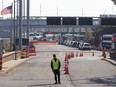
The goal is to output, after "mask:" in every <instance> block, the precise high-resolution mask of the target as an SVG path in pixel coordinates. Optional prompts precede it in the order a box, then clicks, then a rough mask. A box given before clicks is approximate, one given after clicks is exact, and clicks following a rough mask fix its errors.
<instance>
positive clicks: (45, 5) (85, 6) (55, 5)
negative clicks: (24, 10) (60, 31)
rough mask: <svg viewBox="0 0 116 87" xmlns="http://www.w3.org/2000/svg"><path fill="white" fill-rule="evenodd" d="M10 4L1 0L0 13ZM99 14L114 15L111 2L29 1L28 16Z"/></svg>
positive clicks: (74, 0)
mask: <svg viewBox="0 0 116 87" xmlns="http://www.w3.org/2000/svg"><path fill="white" fill-rule="evenodd" d="M12 2H13V0H3V3H4V4H2V0H0V11H1V10H2V9H3V8H5V7H7V6H9V5H11V3H12ZM100 14H113V15H115V14H116V6H115V5H114V3H113V2H112V0H30V16H92V17H98V16H99V15H100ZM0 17H1V15H0ZM4 17H10V15H4Z"/></svg>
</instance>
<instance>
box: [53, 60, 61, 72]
mask: <svg viewBox="0 0 116 87" xmlns="http://www.w3.org/2000/svg"><path fill="white" fill-rule="evenodd" d="M52 62H53V70H57V69H58V66H59V61H58V59H56V61H55V60H54V59H52Z"/></svg>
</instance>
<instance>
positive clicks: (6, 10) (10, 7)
mask: <svg viewBox="0 0 116 87" xmlns="http://www.w3.org/2000/svg"><path fill="white" fill-rule="evenodd" d="M6 14H12V5H11V6H8V7H6V8H4V9H3V10H2V11H1V15H6Z"/></svg>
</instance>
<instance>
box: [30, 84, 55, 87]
mask: <svg viewBox="0 0 116 87" xmlns="http://www.w3.org/2000/svg"><path fill="white" fill-rule="evenodd" d="M51 85H55V84H35V85H28V87H34V86H48V87H51Z"/></svg>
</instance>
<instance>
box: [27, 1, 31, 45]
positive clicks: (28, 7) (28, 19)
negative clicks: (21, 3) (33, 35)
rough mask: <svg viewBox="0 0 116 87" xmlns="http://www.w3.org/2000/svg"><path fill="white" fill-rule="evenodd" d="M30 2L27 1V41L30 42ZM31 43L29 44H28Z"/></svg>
mask: <svg viewBox="0 0 116 87" xmlns="http://www.w3.org/2000/svg"><path fill="white" fill-rule="evenodd" d="M29 13H30V0H27V39H28V40H29V29H30V24H29V22H30V17H29V16H30V14H29ZM28 43H29V42H28Z"/></svg>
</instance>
